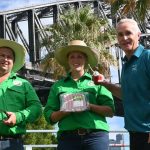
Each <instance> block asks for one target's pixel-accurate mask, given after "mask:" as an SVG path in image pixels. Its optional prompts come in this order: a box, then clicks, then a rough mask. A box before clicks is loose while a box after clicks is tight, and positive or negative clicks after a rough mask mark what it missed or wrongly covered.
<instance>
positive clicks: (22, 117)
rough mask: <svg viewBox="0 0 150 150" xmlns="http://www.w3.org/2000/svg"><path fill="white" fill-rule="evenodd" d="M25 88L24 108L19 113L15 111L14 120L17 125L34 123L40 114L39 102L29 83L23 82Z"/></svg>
mask: <svg viewBox="0 0 150 150" xmlns="http://www.w3.org/2000/svg"><path fill="white" fill-rule="evenodd" d="M24 86H25V91H26V92H25V108H24V109H23V110H21V111H17V112H16V113H15V114H16V118H17V119H16V120H17V124H18V123H23V122H24V123H25V122H30V123H31V122H34V121H35V120H36V119H38V118H39V117H40V116H41V114H42V105H41V102H40V100H39V98H38V96H37V94H36V92H35V90H34V88H33V87H32V85H31V84H30V83H29V82H24Z"/></svg>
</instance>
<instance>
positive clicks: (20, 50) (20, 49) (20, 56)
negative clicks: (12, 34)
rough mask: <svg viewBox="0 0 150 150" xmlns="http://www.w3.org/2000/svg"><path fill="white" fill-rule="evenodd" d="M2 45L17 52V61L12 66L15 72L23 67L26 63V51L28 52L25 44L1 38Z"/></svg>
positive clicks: (0, 45)
mask: <svg viewBox="0 0 150 150" xmlns="http://www.w3.org/2000/svg"><path fill="white" fill-rule="evenodd" d="M0 47H9V48H11V49H12V50H13V52H14V54H15V61H14V64H13V68H12V71H13V72H17V71H18V70H19V69H21V68H22V67H23V65H24V63H25V52H26V49H25V47H24V46H22V45H21V44H19V43H17V42H15V41H11V40H6V39H0Z"/></svg>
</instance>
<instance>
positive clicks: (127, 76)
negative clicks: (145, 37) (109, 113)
mask: <svg viewBox="0 0 150 150" xmlns="http://www.w3.org/2000/svg"><path fill="white" fill-rule="evenodd" d="M121 86H122V94H123V104H124V111H125V128H126V129H127V130H129V131H137V132H150V50H145V49H144V47H143V46H142V45H140V46H139V47H138V48H137V49H136V51H135V52H134V54H133V56H132V57H131V59H130V60H127V58H126V56H125V57H124V65H123V68H122V75H121Z"/></svg>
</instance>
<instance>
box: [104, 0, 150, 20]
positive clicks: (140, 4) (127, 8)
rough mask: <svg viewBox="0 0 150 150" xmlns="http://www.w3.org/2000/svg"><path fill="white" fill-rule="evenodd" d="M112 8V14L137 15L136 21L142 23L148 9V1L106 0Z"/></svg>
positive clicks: (149, 3) (149, 5)
mask: <svg viewBox="0 0 150 150" xmlns="http://www.w3.org/2000/svg"><path fill="white" fill-rule="evenodd" d="M107 2H108V3H110V4H111V6H112V13H113V14H116V13H117V12H118V13H120V15H121V16H127V15H129V14H130V15H131V16H134V14H136V15H137V17H138V19H139V20H140V21H141V22H143V21H144V20H145V18H146V15H147V14H148V11H149V9H150V1H149V0H107Z"/></svg>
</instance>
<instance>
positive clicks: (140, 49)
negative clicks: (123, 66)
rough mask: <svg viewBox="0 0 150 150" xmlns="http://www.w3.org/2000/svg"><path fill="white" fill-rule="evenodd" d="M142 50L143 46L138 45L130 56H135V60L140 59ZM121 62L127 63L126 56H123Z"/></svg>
mask: <svg viewBox="0 0 150 150" xmlns="http://www.w3.org/2000/svg"><path fill="white" fill-rule="evenodd" d="M143 50H144V46H143V45H141V44H140V45H139V46H138V48H137V49H136V50H135V52H134V53H133V55H132V56H135V57H137V58H138V57H140V55H141V54H142V52H143ZM122 60H123V61H124V62H126V61H128V59H127V56H124V58H123V59H122Z"/></svg>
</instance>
